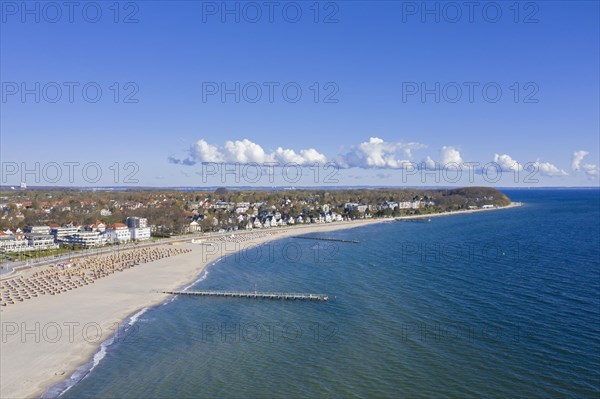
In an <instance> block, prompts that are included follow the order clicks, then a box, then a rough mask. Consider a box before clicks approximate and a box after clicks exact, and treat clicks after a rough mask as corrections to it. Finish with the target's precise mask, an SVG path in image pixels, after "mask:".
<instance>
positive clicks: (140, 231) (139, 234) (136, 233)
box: [129, 222, 194, 241]
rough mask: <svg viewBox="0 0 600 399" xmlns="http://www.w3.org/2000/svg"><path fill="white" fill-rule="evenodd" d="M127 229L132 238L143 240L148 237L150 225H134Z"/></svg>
mask: <svg viewBox="0 0 600 399" xmlns="http://www.w3.org/2000/svg"><path fill="white" fill-rule="evenodd" d="M192 223H194V222H192ZM190 225H191V223H190ZM129 231H130V233H131V239H132V240H136V241H145V240H149V239H150V227H136V228H131V229H129Z"/></svg>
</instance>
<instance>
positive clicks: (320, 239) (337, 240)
mask: <svg viewBox="0 0 600 399" xmlns="http://www.w3.org/2000/svg"><path fill="white" fill-rule="evenodd" d="M291 238H301V239H303V240H317V241H336V242H348V243H351V244H358V243H360V241H356V240H340V239H337V238H323V237H302V236H292V237H291Z"/></svg>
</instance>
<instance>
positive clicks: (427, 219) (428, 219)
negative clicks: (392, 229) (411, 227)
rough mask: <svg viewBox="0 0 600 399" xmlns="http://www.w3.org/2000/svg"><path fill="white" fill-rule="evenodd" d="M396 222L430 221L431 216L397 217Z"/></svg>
mask: <svg viewBox="0 0 600 399" xmlns="http://www.w3.org/2000/svg"><path fill="white" fill-rule="evenodd" d="M396 222H410V223H430V222H431V218H414V219H402V218H398V219H396Z"/></svg>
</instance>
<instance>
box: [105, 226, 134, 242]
mask: <svg viewBox="0 0 600 399" xmlns="http://www.w3.org/2000/svg"><path fill="white" fill-rule="evenodd" d="M106 235H107V237H108V240H109V241H110V242H113V243H117V242H129V241H131V232H130V231H129V228H128V227H127V226H126V225H124V224H123V223H115V224H111V225H110V226H109V227H108V228H107V229H106Z"/></svg>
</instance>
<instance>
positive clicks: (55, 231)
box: [50, 225, 79, 241]
mask: <svg viewBox="0 0 600 399" xmlns="http://www.w3.org/2000/svg"><path fill="white" fill-rule="evenodd" d="M78 232H79V227H78V226H73V225H71V226H62V227H54V228H52V230H50V233H51V234H52V235H53V236H54V239H55V240H56V241H59V240H62V239H63V238H65V237H67V236H70V235H73V234H75V233H78Z"/></svg>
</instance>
